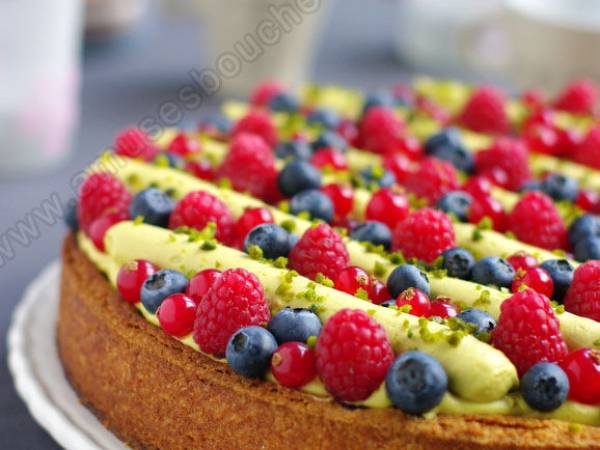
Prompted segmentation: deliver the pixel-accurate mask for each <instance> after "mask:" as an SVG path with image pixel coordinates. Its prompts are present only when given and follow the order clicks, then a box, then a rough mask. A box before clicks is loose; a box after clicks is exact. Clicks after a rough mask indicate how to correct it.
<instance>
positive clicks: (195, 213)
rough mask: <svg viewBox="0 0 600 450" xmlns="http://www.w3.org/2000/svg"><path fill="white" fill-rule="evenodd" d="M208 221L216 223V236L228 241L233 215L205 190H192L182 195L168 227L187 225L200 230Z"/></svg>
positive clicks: (222, 240)
mask: <svg viewBox="0 0 600 450" xmlns="http://www.w3.org/2000/svg"><path fill="white" fill-rule="evenodd" d="M209 222H214V223H215V224H216V225H217V232H216V238H217V239H218V240H219V241H221V242H225V243H227V242H229V240H230V239H231V234H232V230H233V217H232V216H231V212H230V211H229V209H228V208H227V206H225V204H224V203H223V202H222V201H221V200H219V199H218V198H217V197H215V196H214V195H212V194H209V193H208V192H205V191H194V192H190V193H189V194H187V195H186V196H185V197H183V198H182V199H181V200H179V202H177V205H176V206H175V209H174V210H173V212H172V213H171V217H170V218H169V228H171V229H175V228H178V227H181V226H187V227H191V228H196V229H197V230H202V229H204V228H205V227H206V225H208V223H209Z"/></svg>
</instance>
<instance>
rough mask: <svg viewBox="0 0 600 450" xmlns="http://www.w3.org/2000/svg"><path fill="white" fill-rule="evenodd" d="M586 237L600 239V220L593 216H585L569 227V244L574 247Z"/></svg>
mask: <svg viewBox="0 0 600 450" xmlns="http://www.w3.org/2000/svg"><path fill="white" fill-rule="evenodd" d="M586 237H600V218H599V217H598V216H594V215H593V214H584V215H583V216H580V217H578V218H577V219H575V220H574V221H573V223H572V224H571V226H570V227H569V242H570V243H571V245H572V246H576V245H577V243H578V242H579V241H581V240H583V239H584V238H586Z"/></svg>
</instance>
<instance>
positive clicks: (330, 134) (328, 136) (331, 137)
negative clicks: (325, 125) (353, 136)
mask: <svg viewBox="0 0 600 450" xmlns="http://www.w3.org/2000/svg"><path fill="white" fill-rule="evenodd" d="M323 147H333V148H337V149H338V150H340V151H342V152H344V151H346V148H348V143H347V142H346V140H345V139H344V138H343V137H341V136H340V135H339V134H337V133H336V132H334V131H331V130H326V131H323V132H322V133H321V134H320V135H319V137H318V138H317V139H316V140H315V141H313V143H312V148H313V150H314V151H317V150H319V149H320V148H323Z"/></svg>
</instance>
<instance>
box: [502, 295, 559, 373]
mask: <svg viewBox="0 0 600 450" xmlns="http://www.w3.org/2000/svg"><path fill="white" fill-rule="evenodd" d="M492 344H493V345H494V347H496V348H498V349H499V350H501V351H502V352H504V354H505V355H506V356H507V357H508V359H510V360H511V362H512V363H513V364H514V365H515V366H516V368H517V371H518V372H519V376H523V374H525V372H527V369H529V368H530V367H531V366H533V365H534V364H537V363H539V362H542V361H547V362H558V361H560V360H562V359H563V358H564V357H565V356H566V354H567V344H565V341H564V339H563V337H562V334H561V332H560V323H559V321H558V318H557V317H556V315H555V314H554V311H553V310H552V307H551V306H550V302H549V301H548V298H547V297H545V296H544V295H542V294H540V293H538V292H535V291H534V290H533V289H526V290H524V291H522V292H518V293H516V294H513V295H512V296H511V297H509V298H508V299H507V300H505V301H504V302H502V305H501V307H500V318H499V319H498V323H497V324H496V327H495V328H494V330H493V331H492Z"/></svg>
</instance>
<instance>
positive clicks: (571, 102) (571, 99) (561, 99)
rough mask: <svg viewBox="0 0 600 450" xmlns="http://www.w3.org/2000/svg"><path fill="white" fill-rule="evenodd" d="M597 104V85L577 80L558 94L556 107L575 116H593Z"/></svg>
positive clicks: (588, 81)
mask: <svg viewBox="0 0 600 450" xmlns="http://www.w3.org/2000/svg"><path fill="white" fill-rule="evenodd" d="M597 103H598V88H597V87H596V84H595V83H594V82H593V81H590V80H577V81H573V82H572V83H571V84H569V85H568V86H566V87H565V88H564V90H563V91H562V92H560V93H559V94H558V97H557V98H556V100H555V102H554V106H555V107H556V108H557V109H561V110H563V111H569V112H572V113H575V114H593V113H594V108H595V106H596V104H597Z"/></svg>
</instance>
